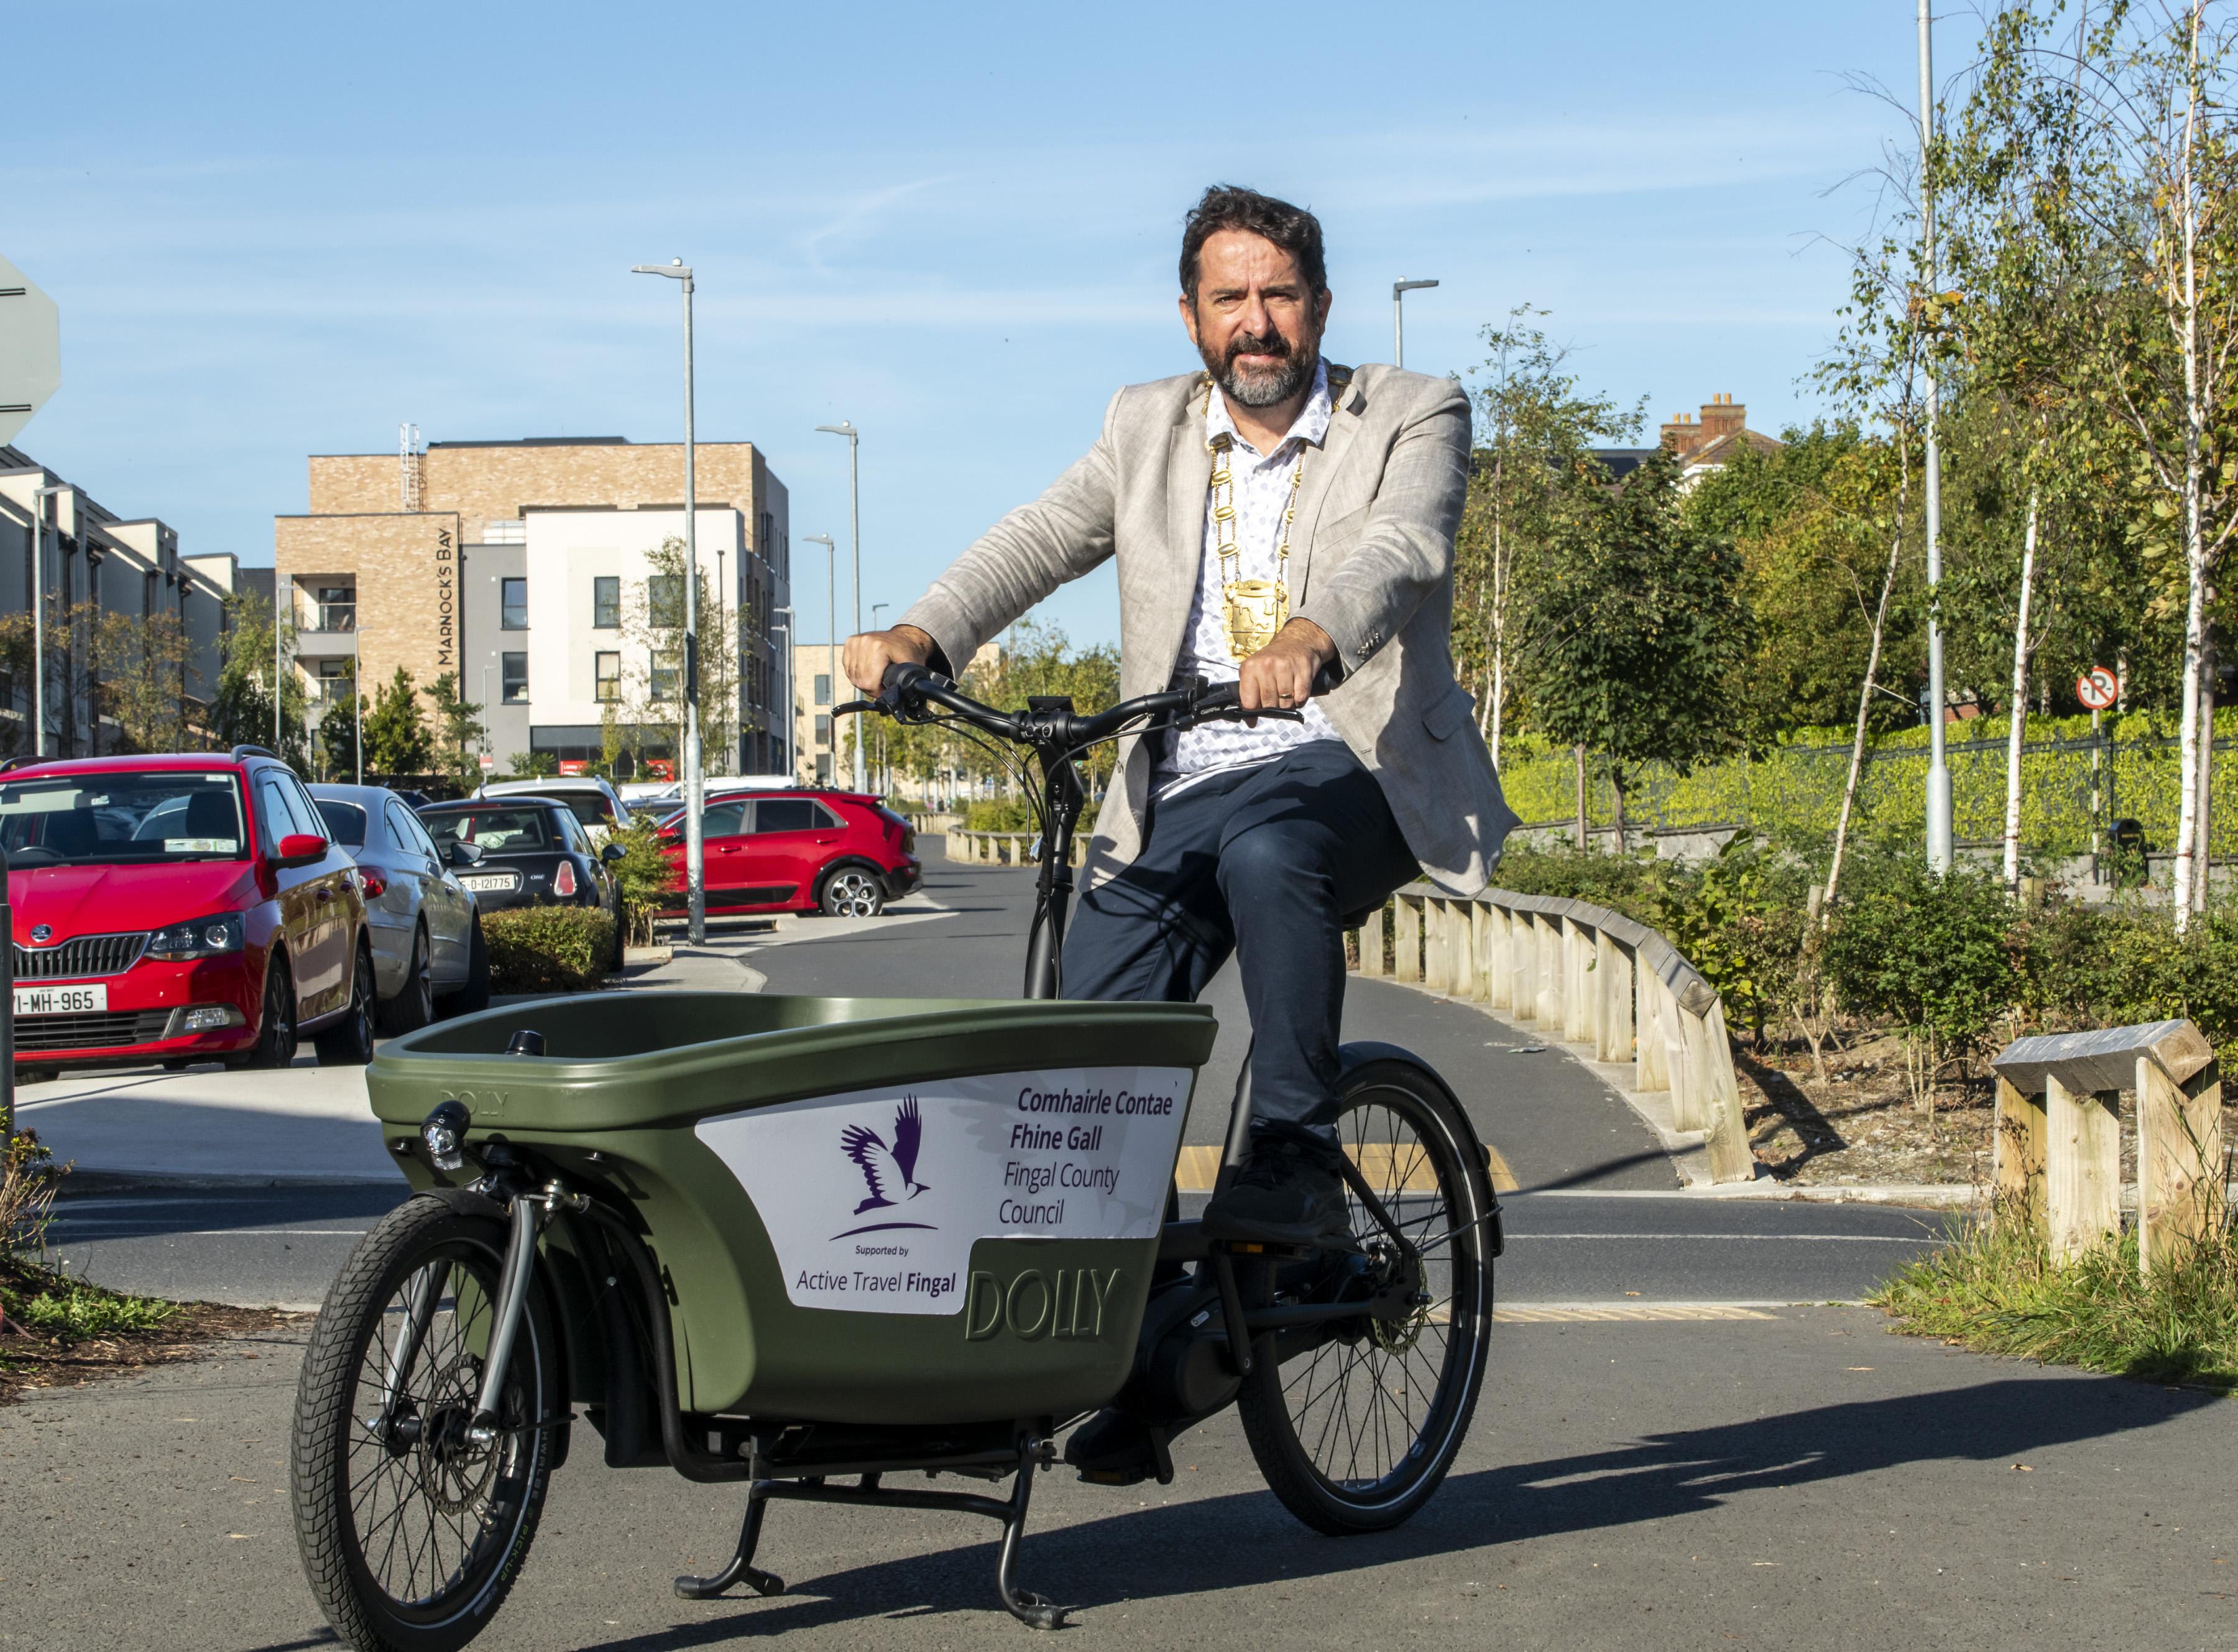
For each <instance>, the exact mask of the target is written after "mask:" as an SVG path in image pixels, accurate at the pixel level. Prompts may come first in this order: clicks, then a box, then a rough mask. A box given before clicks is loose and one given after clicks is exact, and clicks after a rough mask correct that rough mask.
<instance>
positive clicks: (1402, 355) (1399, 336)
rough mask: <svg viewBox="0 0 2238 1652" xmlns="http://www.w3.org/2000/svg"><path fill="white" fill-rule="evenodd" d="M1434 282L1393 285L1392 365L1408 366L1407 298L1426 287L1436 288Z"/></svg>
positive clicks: (1407, 282) (1395, 282)
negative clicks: (1408, 295)
mask: <svg viewBox="0 0 2238 1652" xmlns="http://www.w3.org/2000/svg"><path fill="white" fill-rule="evenodd" d="M1437 284H1438V283H1437V282H1434V281H1394V282H1392V283H1391V365H1392V366H1394V367H1404V366H1406V365H1407V309H1406V302H1405V301H1406V297H1407V294H1409V293H1412V292H1419V291H1420V290H1421V289H1423V288H1425V287H1434V286H1436V285H1437Z"/></svg>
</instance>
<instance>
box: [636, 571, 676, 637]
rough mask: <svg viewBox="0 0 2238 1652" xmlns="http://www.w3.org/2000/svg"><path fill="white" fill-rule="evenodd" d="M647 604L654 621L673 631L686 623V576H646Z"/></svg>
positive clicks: (650, 616) (647, 610)
mask: <svg viewBox="0 0 2238 1652" xmlns="http://www.w3.org/2000/svg"><path fill="white" fill-rule="evenodd" d="M645 606H646V613H647V615H648V617H649V618H650V619H651V620H652V623H653V624H654V625H657V626H660V627H664V628H665V629H667V630H671V631H673V630H675V629H676V628H677V627H679V626H681V625H682V624H683V623H684V576H683V575H682V574H648V575H646V581H645Z"/></svg>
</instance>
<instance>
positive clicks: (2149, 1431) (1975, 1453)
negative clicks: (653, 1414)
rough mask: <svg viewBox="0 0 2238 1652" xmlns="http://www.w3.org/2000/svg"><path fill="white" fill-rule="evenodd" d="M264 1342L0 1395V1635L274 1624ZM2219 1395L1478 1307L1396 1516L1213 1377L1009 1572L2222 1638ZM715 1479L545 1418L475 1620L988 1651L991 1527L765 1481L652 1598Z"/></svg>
mask: <svg viewBox="0 0 2238 1652" xmlns="http://www.w3.org/2000/svg"><path fill="white" fill-rule="evenodd" d="M295 1376H296V1350H295V1348H294V1347H293V1346H290V1345H288V1343H284V1342H280V1341H276V1340H275V1341H270V1342H264V1343H236V1344H233V1345H231V1346H229V1347H228V1349H227V1350H225V1351H224V1352H223V1353H222V1355H220V1356H219V1357H215V1358H212V1359H209V1360H205V1361H202V1362H198V1363H193V1364H189V1365H182V1366H175V1367H171V1368H169V1369H162V1370H156V1371H154V1372H151V1373H149V1374H148V1375H146V1376H144V1377H137V1378H133V1379H129V1380H126V1381H121V1382H114V1383H99V1384H96V1385H94V1386H92V1387H90V1388H87V1389H84V1390H76V1391H65V1392H60V1393H53V1394H47V1395H43V1396H36V1397H33V1398H31V1399H30V1400H29V1401H27V1402H26V1403H23V1404H21V1405H17V1406H14V1407H10V1408H8V1409H6V1410H0V1478H4V1480H5V1483H7V1485H8V1488H9V1513H10V1519H9V1523H8V1536H7V1540H6V1541H5V1542H4V1543H0V1595H4V1598H5V1599H6V1601H7V1602H8V1606H7V1609H6V1611H5V1612H0V1648H4V1649H8V1652H14V1649H17V1648H21V1649H23V1652H34V1649H36V1652H143V1649H146V1652H153V1649H159V1648H160V1649H171V1648H179V1647H192V1648H195V1649H197V1652H309V1649H312V1648H315V1647H320V1646H324V1645H328V1644H330V1643H331V1642H329V1641H328V1639H327V1637H326V1635H325V1631H324V1627H323V1625H322V1624H321V1622H320V1619H319V1617H318V1615H317V1612H316V1609H315V1607H314V1606H313V1604H312V1602H311V1598H310V1596H309V1594H308V1590H307V1589H306V1588H305V1587H304V1584H303V1582H302V1578H301V1571H300V1569H299V1567H298V1562H297V1560H296V1555H295V1536H294V1531H293V1527H292V1524H291V1522H290V1518H289V1513H288V1502H287V1497H286V1494H285V1491H284V1487H285V1486H286V1483H287V1481H286V1466H285V1455H286V1443H287V1436H288V1416H289V1410H290V1407H291V1405H292V1403H293V1400H294V1391H295ZM2231 1416H2232V1413H2231V1411H2230V1410H2229V1403H2228V1402H2227V1401H2223V1400H2218V1399H2213V1398H2209V1397H2205V1396H2202V1395H2199V1394H2194V1393H2179V1392H2170V1391H2167V1390H2161V1389H2156V1388H2150V1387H2146V1386H2144V1385H2142V1384H2138V1383H2126V1382H2123V1381H2121V1380H2119V1379H2117V1378H2108V1377H2084V1376H2078V1375H2076V1374H2074V1373H2072V1372H2060V1371H2048V1370H2037V1369H2036V1368H2034V1367H2031V1366H2028V1365H2024V1364H2021V1363H2015V1362H2003V1361H1993V1360H1988V1359H1983V1358H1981V1357H1976V1356H1972V1355H1967V1354H1961V1353H1957V1352H1954V1351H1953V1350H1948V1349H1944V1348H1943V1347H1941V1346H1939V1345H1937V1344H1935V1343H1920V1342H1916V1341H1911V1340H1909V1339H1905V1338H1901V1337H1893V1336H1890V1335H1889V1334H1887V1333H1886V1332H1885V1331H1884V1329H1883V1326H1882V1323H1881V1321H1880V1320H1879V1318H1878V1317H1877V1316H1876V1315H1874V1314H1872V1313H1871V1311H1870V1310H1861V1309H1784V1310H1778V1311H1777V1313H1776V1314H1774V1315H1773V1316H1772V1317H1767V1318H1765V1319H1761V1320H1754V1321H1749V1322H1745V1323H1739V1324H1515V1325H1507V1326H1503V1327H1501V1328H1500V1330H1499V1332H1498V1333H1497V1334H1496V1336H1495V1338H1494V1342H1493V1369H1492V1373H1491V1380H1490V1381H1489V1382H1488V1383H1486V1389H1485V1392H1484V1397H1483V1401H1482V1403H1481V1404H1480V1407H1479V1410H1478V1413H1477V1421H1476V1426H1475V1427H1474V1429H1473V1430H1472V1431H1471V1434H1470V1436H1469V1438H1468V1440H1467V1443H1466V1445H1465V1446H1464V1448H1463V1451H1462V1455H1461V1457H1460V1463H1459V1464H1458V1465H1457V1467H1456V1469H1455V1471H1454V1473H1453V1477H1452V1478H1451V1479H1450V1480H1448V1481H1447V1484H1446V1486H1445V1487H1444V1489H1442V1490H1441V1491H1440V1493H1439V1495H1438V1496H1437V1498H1436V1500H1435V1501H1434V1502H1433V1503H1431V1505H1430V1506H1429V1507H1428V1508H1427V1509H1426V1510H1424V1511H1423V1513H1422V1514H1420V1516H1417V1517H1416V1518H1415V1519H1414V1521H1413V1522H1412V1523H1410V1524H1408V1525H1407V1526H1405V1527H1402V1528H1401V1529H1399V1530H1397V1531H1394V1532H1390V1533H1387V1534H1383V1535H1381V1536H1374V1537H1363V1538H1352V1539H1346V1540H1336V1539H1330V1538H1326V1537H1321V1536H1315V1535H1314V1534H1313V1533H1311V1532H1308V1530H1306V1529H1304V1528H1303V1527H1301V1526H1300V1525H1299V1524H1297V1523H1295V1522H1294V1521H1293V1520H1292V1519H1291V1518H1290V1517H1289V1516H1288V1515H1287V1514H1286V1513H1284V1512H1283V1510H1282V1509H1281V1506H1280V1505H1279V1504H1278V1503H1276V1502H1275V1499H1274V1498H1273V1497H1272V1496H1270V1495H1268V1492H1267V1491H1266V1489H1264V1486H1263V1483H1261V1480H1260V1477H1259V1476H1258V1474H1257V1471H1256V1470H1255V1466H1254V1465H1253V1463H1252V1461H1251V1458H1250V1455H1249V1451H1248V1448H1247V1447H1246V1445H1245V1444H1244V1443H1243V1440H1242V1436H1241V1430H1240V1429H1239V1428H1238V1427H1237V1426H1236V1424H1235V1421H1234V1419H1233V1416H1232V1414H1231V1415H1230V1416H1223V1417H1220V1418H1215V1420H1214V1421H1213V1422H1211V1423H1208V1424H1206V1425H1205V1426H1204V1427H1203V1428H1202V1429H1200V1430H1196V1431H1195V1432H1193V1433H1191V1434H1189V1435H1186V1436H1183V1437H1182V1440H1181V1441H1180V1442H1179V1443H1178V1444H1177V1448H1176V1455H1175V1463H1176V1467H1177V1468H1178V1470H1179V1471H1180V1472H1179V1476H1178V1478H1177V1480H1176V1482H1175V1484H1174V1485H1173V1486H1171V1487H1169V1488H1163V1489H1162V1488H1159V1487H1156V1486H1145V1487H1138V1488H1135V1489H1129V1490H1126V1491H1109V1490H1105V1489H1100V1488H1096V1487H1089V1486H1083V1485H1081V1484H1079V1483H1076V1482H1075V1481H1073V1480H1071V1479H1070V1478H1069V1476H1067V1475H1066V1474H1065V1473H1064V1472H1063V1471H1062V1470H1059V1471H1056V1472H1053V1473H1050V1474H1048V1475H1045V1476H1043V1477H1042V1479H1041V1481H1040V1483H1039V1485H1038V1486H1037V1488H1036V1494H1035V1499H1034V1516H1033V1521H1032V1524H1031V1528H1030V1532H1029V1535H1028V1536H1027V1539H1026V1543H1025V1545H1024V1549H1023V1562H1022V1568H1021V1576H1022V1577H1023V1581H1024V1582H1026V1583H1027V1584H1028V1585H1029V1586H1030V1587H1034V1588H1038V1589H1042V1590H1043V1591H1044V1592H1047V1593H1049V1594H1051V1595H1054V1596H1056V1597H1057V1598H1058V1599H1060V1600H1063V1601H1064V1602H1068V1603H1069V1604H1074V1605H1076V1606H1079V1607H1081V1608H1082V1609H1083V1610H1082V1611H1081V1613H1080V1616H1079V1627H1077V1628H1076V1629H1072V1630H1070V1631H1069V1632H1068V1636H1067V1639H1066V1644H1068V1645H1074V1644H1076V1645H1078V1646H1083V1647H1091V1648H1093V1647H1123V1648H1136V1647H1140V1648H1144V1649H1158V1652H1165V1649H1171V1648H1177V1647H1178V1648H1208V1649H1209V1648H1230V1647H1235V1646H1238V1645H1271V1646H1281V1647H1286V1648H1289V1647H1294V1648H1310V1649H1321V1648H1328V1649H1339V1652H1365V1649H1380V1648H1384V1647H1394V1646H1407V1647H1426V1648H1434V1649H1447V1648H1451V1649H1454V1652H1462V1649H1467V1652H1476V1649H1481V1648H1485V1647H1492V1646H1496V1647H1499V1648H1501V1649H1507V1652H1536V1649H1542V1648H1543V1649H1559V1652H1577V1649H1581V1648H1582V1649H1599V1648H1622V1649H1626V1652H1665V1649H1671V1652H1680V1649H1684V1652H1698V1649H1701V1648H1704V1647H1724V1646H1728V1645H1734V1644H1739V1645H1744V1646H1747V1645H1754V1646H1762V1647H1771V1648H1781V1649H1793V1648H1810V1649H1844V1652H1846V1649H1851V1648H1897V1649H1905V1652H1910V1649H1944V1648H1949V1649H1963V1652H2040V1649H2042V1648H2044V1647H2047V1646H2057V1647H2062V1648H2098V1647H2104V1648H2116V1647H2119V1648H2125V1649H2126V1648H2130V1647H2151V1648H2154V1649H2156V1652H2188V1649H2203V1648H2209V1647H2213V1648H2225V1647H2228V1646H2229V1645H2230V1644H2231V1642H2232V1640H2233V1638H2234V1636H2238V1579H2234V1576H2233V1574H2234V1572H2238V1554H2234V1540H2233V1538H2232V1536H2231V1531H2230V1522H2229V1509H2230V1500H2229V1491H2228V1463H2229V1430H2230V1418H2231ZM741 1504H742V1495H741V1494H740V1493H739V1492H738V1491H737V1490H735V1489H723V1488H713V1487H704V1486H695V1485H692V1484H689V1483H685V1481H683V1480H680V1479H679V1478H677V1477H676V1476H673V1475H672V1474H670V1473H668V1472H667V1471H665V1470H607V1469H605V1468H603V1467H601V1466H599V1464H598V1462H597V1456H596V1453H595V1451H593V1450H585V1449H584V1448H583V1445H582V1443H580V1442H579V1443H578V1447H577V1453H576V1456H575V1457H574V1458H573V1461H572V1462H571V1463H569V1464H568V1466H567V1467H566V1468H565V1469H564V1470H561V1471H560V1472H559V1475H558V1476H555V1477H554V1480H553V1491H552V1496H551V1499H550V1501H549V1503H547V1504H546V1509H545V1514H544V1518H543V1523H542V1526H541V1529H540V1533H539V1536H538V1537H537V1540H536V1546H535V1549H534V1550H533V1552H532V1554H531V1555H530V1556H529V1558H528V1561H527V1563H526V1567H525V1568H524V1569H523V1571H522V1573H521V1576H520V1580H519V1582H518V1583H517V1585H516V1587H515V1588H514V1589H513V1595H512V1597H511V1599H510V1600H509V1601H508V1602H507V1605H506V1607H505V1609H503V1611H502V1612H501V1613H500V1615H499V1616H498V1618H497V1621H496V1622H495V1623H494V1624H493V1626H492V1628H491V1629H490V1630H489V1631H488V1632H487V1634H486V1635H484V1636H483V1637H482V1638H481V1639H480V1640H479V1641H478V1642H475V1646H476V1649H477V1652H484V1649H487V1652H571V1649H598V1652H625V1649H626V1652H702V1649H718V1648H728V1647H743V1646H750V1645H757V1644H765V1643H767V1640H768V1637H770V1636H772V1635H778V1634H782V1635H784V1636H785V1642H784V1644H785V1645H787V1646H796V1645H797V1646H799V1647H803V1648H817V1647H831V1648H834V1649H845V1652H886V1649H892V1652H904V1649H906V1652H919V1649H933V1648H950V1647H953V1648H970V1647H980V1646H985V1647H988V1648H990V1649H1002V1648H1010V1649H1024V1648H1027V1647H1029V1646H1031V1645H1034V1644H1036V1642H1035V1641H1034V1639H1033V1637H1032V1635H1031V1632H1030V1631H1029V1630H1027V1629H1022V1628H1020V1627H1019V1626H1018V1625H1017V1624H1016V1623H1015V1622H1012V1621H1011V1620H1010V1618H1009V1617H1008V1616H1005V1615H1004V1614H1003V1613H1002V1612H1001V1611H1000V1610H999V1609H998V1608H997V1606H996V1602H995V1599H994V1588H993V1573H994V1545H993V1543H992V1542H991V1541H990V1538H991V1536H992V1530H993V1529H992V1527H991V1525H990V1524H989V1523H986V1522H983V1521H974V1520H968V1519H966V1518H964V1517H962V1516H950V1515H940V1514H924V1515H909V1514H900V1513H891V1512H886V1511H875V1512H870V1511H859V1510H853V1509H832V1508H818V1507H813V1506H809V1505H788V1504H781V1505H778V1507H777V1508H776V1509H774V1510H773V1511H772V1513H771V1516H770V1521H769V1529H768V1533H767V1538H766V1542H765V1547H764V1549H763V1559H764V1562H765V1564H767V1565H769V1566H771V1568H772V1569H775V1570H776V1571H778V1573H779V1574H780V1575H782V1576H784V1577H785V1578H786V1579H787V1581H788V1582H789V1584H790V1589H788V1592H787V1593H786V1594H785V1595H784V1596H779V1597H778V1598H776V1599H771V1600H761V1599H752V1598H749V1599H744V1600H736V1599H733V1600H723V1601H716V1602H682V1601H679V1600H677V1599H675V1598H674V1597H673V1596H672V1595H671V1594H670V1592H669V1579H670V1578H671V1576H673V1575H674V1574H676V1573H678V1572H682V1571H686V1570H700V1571H704V1570H707V1569H712V1567H713V1566H714V1564H715V1563H717V1562H718V1561H719V1560H720V1559H721V1558H722V1557H723V1556H724V1555H725V1554H726V1553H727V1552H728V1544H729V1542H730V1539H731V1536H732V1532H733V1531H734V1529H735V1522H736V1519H737V1516H738V1512H739V1510H740V1508H741Z"/></svg>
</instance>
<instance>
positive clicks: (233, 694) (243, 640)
mask: <svg viewBox="0 0 2238 1652" xmlns="http://www.w3.org/2000/svg"><path fill="white" fill-rule="evenodd" d="M273 623H274V621H273V614H272V605H271V603H269V602H268V601H267V600H265V599H264V598H263V597H262V596H260V595H258V594H256V593H255V592H253V591H235V593H234V594H232V595H230V596H228V598H226V600H225V624H224V630H223V632H222V634H221V635H220V636H219V639H218V661H219V663H218V675H217V693H216V694H215V696H214V697H213V698H212V700H211V702H210V716H209V720H210V733H211V734H212V735H213V736H214V737H215V740H216V741H217V743H218V744H219V745H220V746H227V747H231V746H269V747H271V748H272V749H273V750H275V751H277V752H278V753H280V755H281V756H282V757H284V758H286V759H288V760H289V761H290V762H293V763H295V764H296V765H297V766H299V767H301V766H305V758H304V752H305V746H306V744H307V743H308V739H309V733H310V731H309V727H308V724H307V721H306V713H307V704H306V696H305V694H304V692H303V680H302V678H301V676H300V675H299V674H297V673H295V671H293V670H290V669H288V668H287V667H286V666H285V665H284V664H283V663H281V662H280V661H277V660H275V656H274V650H273V640H272V627H273ZM280 641H281V646H282V647H283V648H285V647H293V646H294V642H295V624H294V622H293V620H284V621H282V622H281V636H280ZM275 673H276V675H277V676H278V679H279V690H280V728H279V732H278V733H277V734H276V735H275V733H274V731H273V726H272V689H273V679H274V677H275ZM275 739H276V740H277V741H278V744H277V745H275V744H274V742H275Z"/></svg>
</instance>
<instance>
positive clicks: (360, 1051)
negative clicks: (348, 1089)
mask: <svg viewBox="0 0 2238 1652" xmlns="http://www.w3.org/2000/svg"><path fill="white" fill-rule="evenodd" d="M313 1042H314V1043H315V1045H317V1046H318V1051H319V1065H321V1066H322V1067H361V1066H363V1065H365V1064H366V1063H367V1062H368V1061H370V1060H372V1059H373V952H372V949H371V948H369V947H367V945H364V944H363V943H362V942H361V943H359V945H358V949H357V967H356V968H355V969H353V970H352V971H351V972H350V996H349V1008H348V1010H347V1011H345V1012H343V1014H342V1018H341V1020H339V1021H337V1022H335V1023H334V1025H333V1026H331V1027H329V1028H328V1029H327V1031H325V1032H321V1033H320V1034H318V1035H317V1036H316V1038H314V1039H313Z"/></svg>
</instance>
